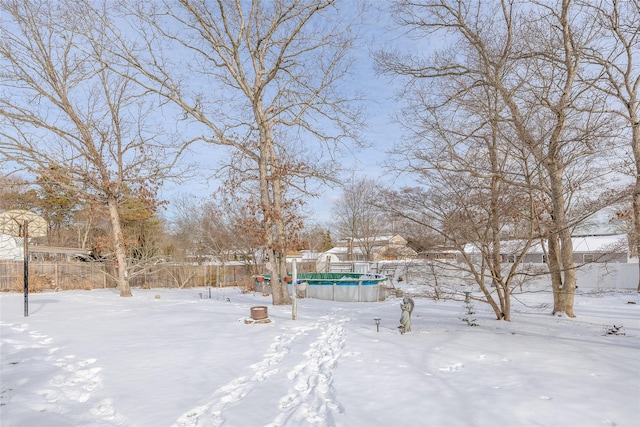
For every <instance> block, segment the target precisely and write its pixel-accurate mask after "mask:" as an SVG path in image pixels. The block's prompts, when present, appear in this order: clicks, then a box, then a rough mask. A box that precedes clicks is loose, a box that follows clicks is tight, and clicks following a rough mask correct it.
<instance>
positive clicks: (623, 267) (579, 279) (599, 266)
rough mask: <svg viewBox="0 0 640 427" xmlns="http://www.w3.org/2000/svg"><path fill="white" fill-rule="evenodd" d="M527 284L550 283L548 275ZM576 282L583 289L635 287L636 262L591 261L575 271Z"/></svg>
mask: <svg viewBox="0 0 640 427" xmlns="http://www.w3.org/2000/svg"><path fill="white" fill-rule="evenodd" d="M528 284H529V286H532V287H545V286H549V285H550V279H549V277H548V276H544V277H541V278H538V279H534V280H531V281H530V282H529V283H528ZM576 284H577V285H578V287H579V288H581V289H582V288H584V289H637V288H638V264H637V263H629V264H627V263H616V264H609V263H592V264H586V265H583V266H580V267H579V268H578V271H577V273H576Z"/></svg>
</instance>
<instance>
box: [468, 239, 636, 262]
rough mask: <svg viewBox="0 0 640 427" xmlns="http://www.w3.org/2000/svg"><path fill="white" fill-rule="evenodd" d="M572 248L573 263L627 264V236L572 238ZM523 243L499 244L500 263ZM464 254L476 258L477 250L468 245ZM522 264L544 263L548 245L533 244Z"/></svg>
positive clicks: (509, 258)
mask: <svg viewBox="0 0 640 427" xmlns="http://www.w3.org/2000/svg"><path fill="white" fill-rule="evenodd" d="M571 241H572V245H573V262H574V263H575V264H588V263H592V262H598V263H605V262H608V263H627V262H629V244H628V241H627V235H626V234H613V235H601V236H574V237H572V239H571ZM524 245H525V242H524V241H522V240H506V241H503V242H501V251H500V252H501V253H500V256H501V258H502V262H505V263H513V262H515V260H516V257H517V256H518V255H519V254H520V253H521V251H522V248H523V247H524ZM543 245H544V246H543ZM465 252H466V253H468V254H471V256H472V257H474V256H475V257H478V256H479V254H478V252H479V251H478V249H477V248H476V247H475V246H474V245H471V244H469V245H467V246H466V247H465ZM523 262H525V263H534V264H535V263H546V262H547V242H546V240H545V241H543V242H542V243H541V242H540V241H537V242H535V243H534V244H533V245H531V247H529V249H528V250H527V253H526V254H525V256H524V259H523Z"/></svg>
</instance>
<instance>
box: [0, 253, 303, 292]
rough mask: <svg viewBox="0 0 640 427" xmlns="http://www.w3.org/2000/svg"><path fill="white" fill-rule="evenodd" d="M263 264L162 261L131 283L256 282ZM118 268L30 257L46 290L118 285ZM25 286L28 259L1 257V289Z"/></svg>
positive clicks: (39, 286)
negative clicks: (200, 263)
mask: <svg viewBox="0 0 640 427" xmlns="http://www.w3.org/2000/svg"><path fill="white" fill-rule="evenodd" d="M301 264H302V265H300V264H299V266H300V267H299V271H315V270H314V269H312V268H314V267H315V263H313V265H311V264H309V265H306V264H305V263H301ZM264 272H265V269H264V266H262V265H245V264H241V263H228V264H221V265H195V264H190V263H162V264H156V265H153V266H149V267H147V268H139V269H138V270H137V271H136V269H135V268H133V269H132V272H131V273H130V276H129V284H130V286H131V287H133V288H136V287H141V288H192V287H198V286H238V285H240V286H252V285H253V276H254V275H255V274H257V273H264ZM115 275H116V270H115V266H114V264H113V263H110V262H77V261H71V262H64V261H37V260H32V261H29V289H30V290H31V291H33V292H38V291H46V290H70V289H87V290H90V289H102V288H115V287H116V280H115ZM23 289H24V263H23V262H22V261H0V291H1V292H7V291H16V292H19V291H22V290H23Z"/></svg>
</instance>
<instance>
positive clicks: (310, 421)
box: [173, 315, 349, 427]
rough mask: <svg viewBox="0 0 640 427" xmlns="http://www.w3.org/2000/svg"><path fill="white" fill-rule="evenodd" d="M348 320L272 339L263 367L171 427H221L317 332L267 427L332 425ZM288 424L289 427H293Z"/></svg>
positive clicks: (325, 321)
mask: <svg viewBox="0 0 640 427" xmlns="http://www.w3.org/2000/svg"><path fill="white" fill-rule="evenodd" d="M347 321H349V319H348V318H346V317H339V316H336V315H327V316H323V317H322V318H320V320H319V321H318V322H316V323H315V324H312V325H309V326H299V327H292V328H289V329H288V330H287V331H285V332H284V333H283V334H282V335H279V336H277V337H275V339H274V341H273V343H272V344H271V346H270V348H269V351H268V352H267V353H265V354H264V356H263V358H262V360H261V361H259V362H257V363H254V364H253V365H251V366H249V369H250V372H249V373H248V374H247V375H245V376H240V377H237V378H235V379H233V380H232V381H230V382H229V383H227V384H226V385H224V386H222V387H220V388H219V389H217V390H216V391H215V392H214V393H213V394H212V396H211V401H210V402H209V403H207V404H205V405H201V406H198V407H196V408H193V409H192V410H190V411H188V412H186V413H185V414H183V415H182V416H181V417H180V418H179V419H178V420H177V421H176V422H175V423H174V424H173V427H219V426H222V425H224V424H225V417H224V412H225V410H226V409H227V408H228V407H229V406H230V405H233V404H236V403H237V402H238V401H240V400H241V399H243V398H244V397H245V396H247V395H248V394H249V393H250V392H251V391H252V390H253V389H254V388H255V387H256V386H257V385H258V384H260V383H262V382H264V381H266V380H268V379H269V378H270V377H271V376H273V375H275V374H277V373H279V372H280V370H281V366H280V365H281V363H282V361H283V360H284V359H285V357H286V356H287V355H288V353H289V350H290V347H291V345H292V343H293V342H294V341H295V340H296V339H298V338H299V337H301V336H302V335H308V334H309V333H310V332H312V331H317V330H321V331H322V333H320V334H319V335H318V337H317V338H316V339H315V341H313V342H312V343H311V344H310V345H309V349H308V350H307V351H306V352H305V353H304V356H305V359H304V361H303V362H302V363H300V364H298V365H297V366H296V367H295V368H294V369H293V370H291V371H290V372H289V373H288V374H287V378H288V379H289V380H290V381H291V382H292V385H291V386H290V388H289V392H288V393H287V395H286V396H283V397H282V398H281V399H280V405H279V410H280V414H279V415H278V416H277V417H276V419H275V420H274V421H273V422H271V423H270V424H268V426H269V427H279V426H283V425H285V424H286V423H287V422H289V421H292V422H294V424H295V423H298V422H300V421H302V420H304V423H305V425H322V426H331V425H333V424H334V423H333V413H335V412H340V411H341V406H340V404H339V403H338V402H337V401H336V398H335V392H334V389H333V385H332V378H333V376H332V371H333V368H334V367H335V366H336V362H337V360H338V359H339V358H340V356H341V354H342V348H343V347H344V341H345V338H344V328H343V325H344V323H345V322H347ZM294 424H292V425H294Z"/></svg>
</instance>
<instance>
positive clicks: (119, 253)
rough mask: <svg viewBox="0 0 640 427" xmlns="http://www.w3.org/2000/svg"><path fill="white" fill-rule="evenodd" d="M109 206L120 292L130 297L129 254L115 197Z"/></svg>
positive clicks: (122, 295) (123, 295)
mask: <svg viewBox="0 0 640 427" xmlns="http://www.w3.org/2000/svg"><path fill="white" fill-rule="evenodd" d="M107 205H108V207H109V220H110V221H111V229H112V235H113V245H114V250H115V255H116V261H117V265H116V266H117V268H116V272H117V274H118V290H119V291H120V296H121V297H130V296H131V288H130V287H129V279H128V277H127V254H126V250H125V247H124V241H123V240H124V239H123V235H122V228H121V226H120V213H119V212H118V200H117V199H116V197H115V196H109V198H108V199H107Z"/></svg>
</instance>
